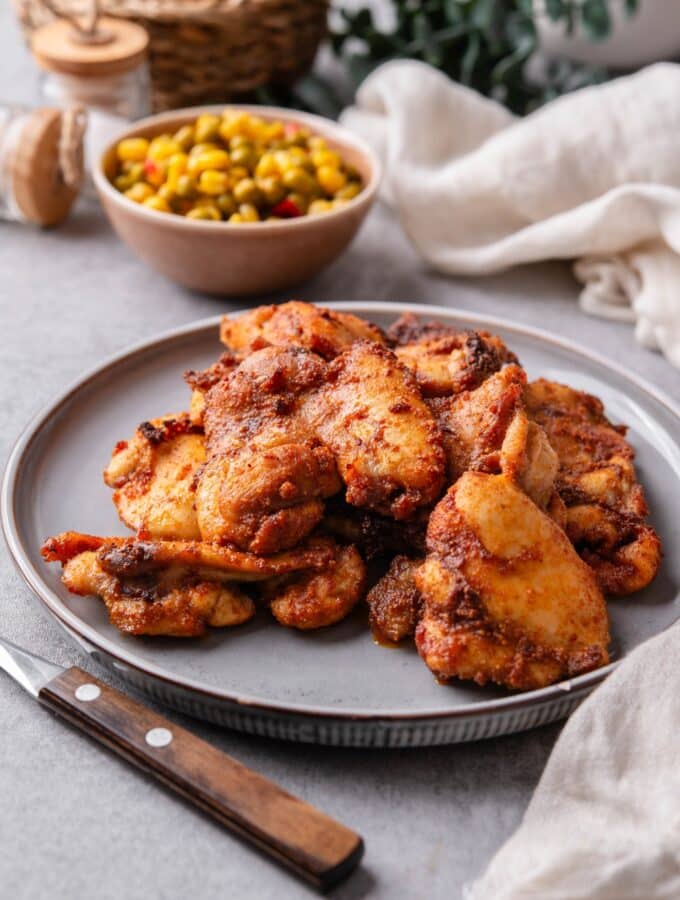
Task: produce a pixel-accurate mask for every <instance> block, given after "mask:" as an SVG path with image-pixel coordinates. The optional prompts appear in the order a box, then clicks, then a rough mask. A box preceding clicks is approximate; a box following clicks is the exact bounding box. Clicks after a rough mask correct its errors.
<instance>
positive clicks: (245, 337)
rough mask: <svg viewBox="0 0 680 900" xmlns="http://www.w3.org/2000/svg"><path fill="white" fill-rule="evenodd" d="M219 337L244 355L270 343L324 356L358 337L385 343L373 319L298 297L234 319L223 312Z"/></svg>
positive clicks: (327, 357)
mask: <svg viewBox="0 0 680 900" xmlns="http://www.w3.org/2000/svg"><path fill="white" fill-rule="evenodd" d="M220 339H221V341H222V343H223V344H224V345H225V346H226V347H228V348H229V350H231V351H233V352H234V353H238V354H242V355H247V354H248V353H252V352H253V350H260V349H261V348H262V347H269V346H273V347H304V348H305V350H311V351H313V352H314V353H317V354H318V355H319V356H322V357H323V358H324V359H333V358H334V357H335V356H337V355H338V354H339V353H341V352H342V351H343V350H345V349H346V348H347V347H349V346H350V345H351V344H353V343H354V341H357V340H367V341H377V342H378V343H379V344H383V343H385V335H384V333H383V331H382V330H381V329H380V328H378V327H377V326H376V325H373V324H372V323H371V322H366V321H365V320H364V319H360V318H359V317H358V316H354V315H352V314H351V313H343V312H335V311H334V310H332V309H324V308H323V307H321V306H312V305H311V304H309V303H301V302H300V301H298V300H291V301H290V302H289V303H282V304H281V305H280V306H258V307H257V309H254V310H253V311H252V312H248V313H245V314H244V315H242V316H238V317H237V318H235V319H232V318H230V317H229V316H224V317H223V319H222V324H221V327H220Z"/></svg>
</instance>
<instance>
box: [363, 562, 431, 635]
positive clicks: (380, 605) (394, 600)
mask: <svg viewBox="0 0 680 900" xmlns="http://www.w3.org/2000/svg"><path fill="white" fill-rule="evenodd" d="M422 562H423V560H422V559H420V560H416V559H409V558H408V556H395V557H394V559H393V560H392V562H391V563H390V567H389V569H388V570H387V572H386V573H385V574H384V575H383V576H382V578H381V579H380V580H379V581H378V582H376V584H374V585H373V587H372V588H371V590H370V591H369V592H368V594H367V595H366V602H367V603H368V605H369V608H370V610H371V613H370V623H371V627H372V629H373V632H374V634H377V635H378V637H381V638H386V639H387V640H389V641H394V642H395V643H397V642H398V641H401V640H403V638H405V637H408V635H410V634H413V633H414V631H415V630H416V624H417V622H418V616H419V614H420V606H421V597H420V592H419V591H418V588H417V587H416V582H415V572H416V570H417V569H418V568H420V566H421V565H422Z"/></svg>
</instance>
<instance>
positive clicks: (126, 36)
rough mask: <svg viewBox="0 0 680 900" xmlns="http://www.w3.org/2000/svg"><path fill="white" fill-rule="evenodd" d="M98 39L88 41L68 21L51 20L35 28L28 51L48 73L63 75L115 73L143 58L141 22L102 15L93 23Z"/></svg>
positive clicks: (146, 38)
mask: <svg viewBox="0 0 680 900" xmlns="http://www.w3.org/2000/svg"><path fill="white" fill-rule="evenodd" d="M97 32H98V35H99V36H100V38H101V39H100V40H88V39H87V37H86V36H84V35H81V34H80V33H79V32H78V31H76V29H75V28H74V27H73V25H72V24H71V23H70V22H67V21H65V20H64V19H55V20H54V21H53V22H50V23H48V24H47V25H43V26H42V28H38V29H36V31H34V32H33V37H32V38H31V50H32V51H33V55H34V57H35V59H36V61H37V63H38V65H39V66H41V67H42V68H43V69H47V71H48V72H58V73H60V74H65V75H81V76H84V77H87V76H102V75H104V76H105V75H118V74H120V73H121V72H127V71H129V70H130V69H134V68H135V67H136V66H138V65H139V63H140V62H141V61H142V60H143V59H144V57H145V55H146V50H147V47H148V44H149V36H148V34H147V33H146V31H145V30H144V29H143V28H142V27H141V25H135V24H134V23H133V22H127V21H125V20H123V19H113V18H110V17H109V16H104V17H103V18H101V19H99V20H98V22H97Z"/></svg>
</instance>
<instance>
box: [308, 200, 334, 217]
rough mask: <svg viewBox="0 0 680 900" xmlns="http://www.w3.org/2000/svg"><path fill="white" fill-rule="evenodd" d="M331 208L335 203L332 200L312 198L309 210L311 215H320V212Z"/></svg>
mask: <svg viewBox="0 0 680 900" xmlns="http://www.w3.org/2000/svg"><path fill="white" fill-rule="evenodd" d="M331 209H333V204H332V203H331V201H330V200H312V202H311V203H310V204H309V209H308V210H307V212H308V213H309V215H310V216H318V215H319V213H325V212H329V210H331Z"/></svg>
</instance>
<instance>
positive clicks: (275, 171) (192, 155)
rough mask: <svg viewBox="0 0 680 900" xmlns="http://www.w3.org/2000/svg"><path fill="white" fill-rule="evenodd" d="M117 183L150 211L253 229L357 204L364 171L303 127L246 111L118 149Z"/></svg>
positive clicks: (207, 118) (208, 116) (211, 116)
mask: <svg viewBox="0 0 680 900" xmlns="http://www.w3.org/2000/svg"><path fill="white" fill-rule="evenodd" d="M116 155H117V161H118V165H117V167H116V174H115V176H114V179H113V184H114V186H115V187H116V188H117V189H118V190H119V191H121V192H122V193H123V194H124V195H125V196H126V197H127V198H128V199H129V200H132V201H133V202H135V203H141V204H142V205H143V206H145V207H147V208H148V209H153V210H156V211H157V212H162V213H174V214H176V215H182V216H186V217H187V218H188V219H198V220H203V221H213V222H221V221H226V222H231V223H232V224H249V223H252V222H260V221H269V222H271V221H280V220H282V219H292V218H297V217H299V216H303V215H320V214H323V213H327V212H330V211H331V210H334V209H337V208H338V207H339V206H341V205H342V204H343V203H347V202H348V201H350V200H353V199H354V198H355V197H356V196H357V195H358V194H359V193H360V192H361V189H362V186H363V184H362V180H361V175H360V174H359V172H358V171H357V170H356V169H355V168H354V167H353V166H351V165H348V164H346V163H345V162H344V160H343V159H342V156H341V155H340V154H339V153H338V152H337V151H336V150H332V149H331V148H330V147H329V146H328V143H327V141H326V140H325V138H323V137H322V136H321V135H318V134H313V133H312V131H311V130H310V128H308V127H306V126H304V125H301V124H299V123H298V122H284V121H281V120H278V121H277V120H274V121H266V120H265V119H263V118H261V117H260V116H257V115H253V114H251V113H248V112H245V111H243V110H233V109H227V110H224V111H223V112H222V113H221V114H220V113H212V112H206V113H202V114H201V115H199V116H197V118H196V121H195V122H191V123H188V124H186V125H182V126H180V128H178V129H177V130H176V131H175V132H174V133H173V132H170V131H166V132H164V133H162V134H159V135H157V136H156V137H153V138H151V140H148V139H147V138H144V137H131V138H125V139H123V140H121V141H120V142H119V143H118V145H117V147H116Z"/></svg>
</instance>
